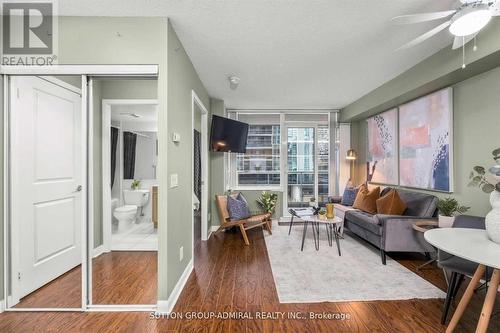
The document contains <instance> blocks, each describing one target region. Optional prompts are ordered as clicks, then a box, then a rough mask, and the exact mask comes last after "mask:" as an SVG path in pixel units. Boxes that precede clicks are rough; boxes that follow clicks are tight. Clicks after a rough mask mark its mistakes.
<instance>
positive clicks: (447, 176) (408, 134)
mask: <svg viewBox="0 0 500 333" xmlns="http://www.w3.org/2000/svg"><path fill="white" fill-rule="evenodd" d="M452 126H453V123H452V89H451V88H447V89H443V90H440V91H437V92H435V93H432V94H430V95H427V96H424V97H422V98H419V99H417V100H415V101H412V102H409V103H407V104H404V105H401V106H400V107H399V169H400V170H399V175H400V176H399V177H400V180H399V182H400V185H401V186H408V187H415V188H422V189H429V190H437V191H445V192H451V191H452V163H453V160H452V156H451V154H452V152H453V149H452V147H451V143H452V142H453V138H452Z"/></svg>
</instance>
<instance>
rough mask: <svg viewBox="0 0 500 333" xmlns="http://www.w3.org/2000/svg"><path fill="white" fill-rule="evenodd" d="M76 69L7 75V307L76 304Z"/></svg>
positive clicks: (79, 190)
mask: <svg viewBox="0 0 500 333" xmlns="http://www.w3.org/2000/svg"><path fill="white" fill-rule="evenodd" d="M80 82H81V79H80V77H65V78H60V79H56V78H53V77H29V76H22V77H11V81H10V92H11V94H10V110H9V118H10V122H9V125H10V128H9V130H10V166H9V167H10V179H9V181H10V217H11V219H10V221H9V222H10V223H9V231H10V232H9V234H10V244H9V245H10V252H9V253H10V256H9V259H8V261H9V267H10V272H9V277H10V284H9V286H10V288H9V289H10V290H9V291H8V292H9V296H10V297H8V298H7V300H8V304H7V305H8V307H15V308H21V309H22V308H30V309H33V308H81V305H82V257H83V255H82V254H83V251H82V246H83V244H82V238H83V237H82V235H83V224H84V216H85V213H84V212H85V209H86V207H85V194H84V193H85V192H84V191H83V186H85V184H84V180H85V175H84V172H85V168H84V163H85V161H84V155H83V154H84V149H85V148H84V147H85V124H84V116H83V115H82V106H81V104H82V100H81V92H80V84H79V83H80Z"/></svg>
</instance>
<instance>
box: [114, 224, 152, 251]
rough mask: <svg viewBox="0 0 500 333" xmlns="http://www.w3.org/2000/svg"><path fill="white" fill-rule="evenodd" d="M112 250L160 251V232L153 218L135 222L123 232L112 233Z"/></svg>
mask: <svg viewBox="0 0 500 333" xmlns="http://www.w3.org/2000/svg"><path fill="white" fill-rule="evenodd" d="M111 250H112V251H158V233H157V229H155V228H154V227H153V223H152V222H151V220H149V221H143V222H140V223H137V224H134V225H133V226H132V227H131V228H130V229H129V230H127V231H125V232H123V233H119V234H118V233H115V230H113V234H112V235H111Z"/></svg>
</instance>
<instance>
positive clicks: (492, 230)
mask: <svg viewBox="0 0 500 333" xmlns="http://www.w3.org/2000/svg"><path fill="white" fill-rule="evenodd" d="M490 204H491V207H492V208H493V209H492V210H491V211H490V212H489V213H488V214H487V215H486V218H485V224H486V233H487V234H488V237H489V238H490V239H491V240H492V241H494V242H495V243H499V244H500V192H498V191H493V192H491V194H490Z"/></svg>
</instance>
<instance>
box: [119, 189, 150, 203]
mask: <svg viewBox="0 0 500 333" xmlns="http://www.w3.org/2000/svg"><path fill="white" fill-rule="evenodd" d="M123 200H125V204H126V205H135V206H137V207H142V206H145V205H146V204H147V203H148V201H149V190H123Z"/></svg>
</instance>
